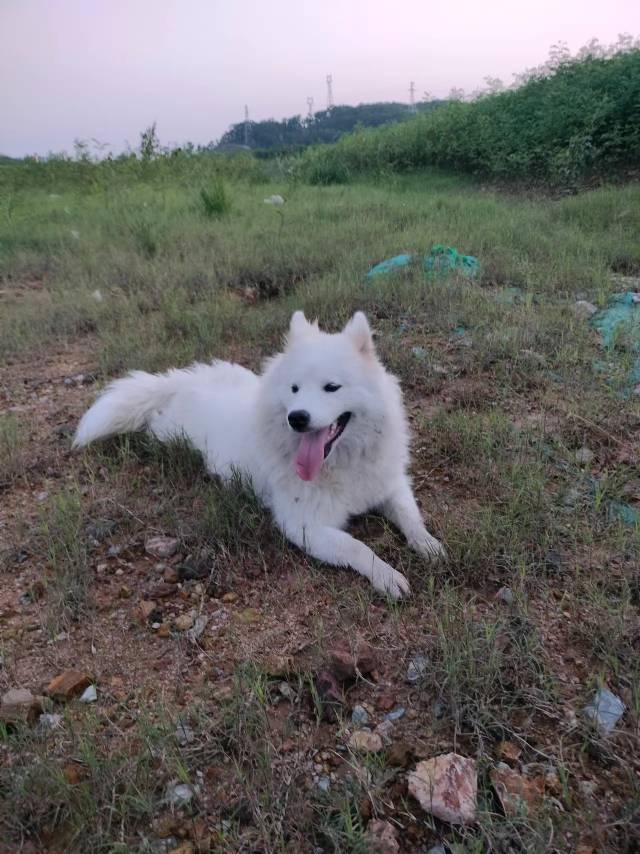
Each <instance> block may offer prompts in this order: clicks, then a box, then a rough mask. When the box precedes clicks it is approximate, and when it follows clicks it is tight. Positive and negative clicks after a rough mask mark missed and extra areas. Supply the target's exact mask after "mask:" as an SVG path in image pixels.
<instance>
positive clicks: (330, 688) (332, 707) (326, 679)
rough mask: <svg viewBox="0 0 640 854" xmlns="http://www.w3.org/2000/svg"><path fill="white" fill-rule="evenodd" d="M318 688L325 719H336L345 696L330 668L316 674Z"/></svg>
mask: <svg viewBox="0 0 640 854" xmlns="http://www.w3.org/2000/svg"><path fill="white" fill-rule="evenodd" d="M315 681H316V690H317V692H318V697H319V698H320V701H321V704H322V715H323V718H324V719H325V720H336V719H337V717H338V715H339V712H340V709H341V707H342V703H343V702H344V697H343V695H342V691H341V690H340V686H339V685H338V682H337V680H336V678H335V676H334V675H333V673H331V672H330V671H329V670H321V671H320V672H319V673H318V675H317V676H316V680H315Z"/></svg>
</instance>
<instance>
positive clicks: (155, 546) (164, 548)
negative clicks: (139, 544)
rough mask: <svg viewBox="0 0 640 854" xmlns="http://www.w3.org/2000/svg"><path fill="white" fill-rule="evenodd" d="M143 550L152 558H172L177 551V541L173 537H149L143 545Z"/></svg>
mask: <svg viewBox="0 0 640 854" xmlns="http://www.w3.org/2000/svg"><path fill="white" fill-rule="evenodd" d="M144 550H145V551H146V553H147V554H148V555H151V556H152V557H159V558H161V559H166V558H168V557H173V555H174V554H175V553H176V552H177V551H178V540H177V539H176V538H175V537H149V538H148V539H147V540H146V542H145V544H144Z"/></svg>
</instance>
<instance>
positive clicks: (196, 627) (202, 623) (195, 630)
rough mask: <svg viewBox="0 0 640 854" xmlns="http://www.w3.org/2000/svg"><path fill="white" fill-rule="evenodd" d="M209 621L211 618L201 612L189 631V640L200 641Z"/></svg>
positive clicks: (192, 641)
mask: <svg viewBox="0 0 640 854" xmlns="http://www.w3.org/2000/svg"><path fill="white" fill-rule="evenodd" d="M208 622H209V618H208V617H205V615H204V614H201V615H200V616H199V617H197V618H196V620H195V621H194V623H193V626H191V628H190V629H189V631H188V632H187V640H189V641H190V642H191V643H198V641H199V640H200V638H201V637H202V635H203V634H204V630H205V629H206V628H207V623H208Z"/></svg>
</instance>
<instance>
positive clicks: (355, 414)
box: [74, 311, 444, 598]
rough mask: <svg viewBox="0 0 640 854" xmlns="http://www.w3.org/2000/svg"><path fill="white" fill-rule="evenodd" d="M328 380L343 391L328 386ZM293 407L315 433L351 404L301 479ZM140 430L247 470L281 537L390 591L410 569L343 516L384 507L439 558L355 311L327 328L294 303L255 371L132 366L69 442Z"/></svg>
mask: <svg viewBox="0 0 640 854" xmlns="http://www.w3.org/2000/svg"><path fill="white" fill-rule="evenodd" d="M327 383H336V384H338V385H340V386H341V388H340V389H339V390H338V391H335V392H327V391H325V390H324V386H325V385H326V384H327ZM292 386H297V387H298V391H297V393H294V392H293V391H292ZM298 409H304V410H306V411H307V412H308V413H309V414H310V415H311V424H310V427H311V429H314V430H316V429H322V428H323V427H326V426H328V425H329V424H332V423H333V422H334V421H335V420H336V419H337V418H338V416H339V415H341V414H342V413H344V412H351V413H352V415H351V419H350V421H349V423H348V424H347V426H346V428H345V429H344V432H343V433H342V435H341V436H340V437H339V438H338V439H337V440H336V442H335V443H334V445H333V448H332V449H331V451H330V453H329V455H328V456H327V458H326V459H325V461H324V464H323V466H322V468H321V469H320V472H319V474H318V475H317V477H316V478H315V479H314V480H312V481H303V480H301V479H300V477H298V475H297V473H296V471H295V468H294V457H295V454H296V451H297V448H298V445H299V443H300V434H299V433H296V432H295V431H293V430H292V429H291V428H290V427H289V424H288V422H287V416H288V414H289V413H290V412H292V411H294V410H298ZM143 428H146V429H148V430H149V431H150V432H151V433H153V434H154V435H155V436H157V437H158V438H159V439H160V440H163V439H168V438H170V437H171V436H175V435H176V434H181V435H184V436H186V437H187V438H188V439H189V440H190V441H191V443H192V444H193V446H194V447H195V448H197V449H198V450H200V451H201V452H202V454H203V456H204V458H205V461H206V465H207V468H208V470H209V471H210V472H212V473H215V474H217V475H219V476H220V477H222V478H223V479H229V478H230V477H231V476H232V475H233V474H234V472H237V471H240V472H241V473H243V474H244V475H246V476H248V477H249V478H250V480H251V483H252V485H253V488H254V490H255V491H256V493H257V494H258V495H259V496H260V498H261V499H262V501H263V502H264V503H265V504H266V505H267V506H268V507H269V508H270V510H271V512H272V514H273V518H274V520H275V522H276V524H277V525H278V526H279V527H280V529H281V530H282V531H283V533H284V534H285V535H286V536H287V537H288V539H289V540H291V541H292V542H293V543H295V544H296V545H298V546H299V547H300V548H302V549H304V550H305V551H307V552H308V553H309V554H310V555H313V557H315V558H318V559H319V560H322V561H325V562H326V563H329V564H333V565H335V566H350V567H352V568H353V569H355V570H356V571H357V572H359V573H360V574H361V575H364V576H365V577H366V578H368V579H369V580H370V581H371V583H372V584H373V586H374V587H375V588H376V589H377V590H380V591H382V592H385V593H388V594H390V595H391V596H393V597H394V598H398V597H400V596H402V595H406V594H408V593H409V592H410V590H409V584H408V582H407V580H406V578H405V577H404V576H403V575H402V574H401V573H399V572H397V571H396V570H395V569H393V568H392V567H391V566H389V565H388V564H387V563H385V562H384V561H382V560H381V559H380V558H379V557H377V555H375V554H374V552H373V551H372V550H371V549H370V548H369V547H368V546H366V545H365V544H364V543H362V542H360V541H359V540H356V539H355V538H354V537H352V536H350V535H349V534H347V533H346V532H345V531H344V530H343V528H344V527H345V526H346V525H347V522H348V521H349V517H351V516H354V515H357V514H359V513H364V512H365V511H367V510H371V509H374V508H377V509H380V510H382V512H384V513H385V515H386V516H388V518H389V519H391V520H392V521H393V522H394V523H395V524H396V525H397V526H398V527H399V528H400V530H401V531H402V532H403V534H404V535H405V537H406V538H407V541H408V543H409V545H410V546H411V547H412V548H413V549H415V550H416V551H417V552H419V553H420V554H421V555H423V556H424V557H426V558H433V557H436V556H443V555H444V550H443V548H442V546H441V544H440V543H439V542H438V540H436V539H435V538H434V537H432V536H431V534H429V532H428V531H427V529H426V528H425V526H424V523H423V521H422V518H421V515H420V511H419V510H418V507H417V505H416V502H415V499H414V497H413V493H412V491H411V485H410V481H409V478H408V476H407V465H408V461H409V437H408V428H407V422H406V417H405V413H404V408H403V404H402V395H401V391H400V386H399V384H398V381H397V380H396V378H395V377H393V376H391V375H390V374H389V373H387V372H386V371H385V369H384V368H383V366H382V365H381V363H380V362H379V361H378V359H377V357H376V355H375V351H374V347H373V340H372V336H371V331H370V329H369V325H368V323H367V319H366V317H365V316H364V314H362V313H361V312H358V313H357V314H355V315H354V317H353V318H352V319H351V320H350V321H349V323H348V324H347V325H346V327H345V328H344V330H343V331H342V332H341V333H338V334H335V335H330V334H327V333H325V332H322V331H320V330H319V329H318V326H317V323H314V324H311V323H309V322H308V321H307V320H306V318H305V316H304V315H303V313H302V312H301V311H297V312H296V313H295V314H294V315H293V317H292V319H291V325H290V329H289V334H288V337H287V345H286V348H285V350H284V352H283V353H281V354H279V355H277V356H275V357H273V358H272V359H270V360H268V362H267V363H266V365H265V368H264V371H263V373H262V375H261V376H257V375H256V374H254V373H252V372H251V371H248V370H247V369H246V368H243V367H241V366H240V365H234V364H230V363H228V362H213V363H212V364H211V365H203V364H195V365H193V366H191V367H190V368H186V369H184V370H171V371H168V372H167V373H165V374H153V375H152V374H147V373H144V372H142V371H134V372H133V373H131V374H130V375H129V376H128V377H126V378H124V379H120V380H116V381H115V382H114V383H112V384H111V385H110V386H109V387H108V388H107V389H106V390H105V392H104V393H103V394H102V395H101V397H100V398H99V399H98V400H97V401H96V403H94V405H93V406H92V407H91V409H89V411H88V412H87V413H86V414H85V415H84V417H83V418H82V420H81V422H80V424H79V426H78V430H77V432H76V436H75V440H74V445H75V446H83V445H87V444H88V443H89V442H92V441H94V440H95V439H100V438H104V437H106V436H111V435H113V434H115V433H122V432H126V431H130V430H140V429H143Z"/></svg>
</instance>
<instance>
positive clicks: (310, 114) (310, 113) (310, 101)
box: [307, 96, 313, 120]
mask: <svg viewBox="0 0 640 854" xmlns="http://www.w3.org/2000/svg"><path fill="white" fill-rule="evenodd" d="M307 107H308V108H309V111H308V113H307V118H308V119H309V120H311V119H313V97H311V96H309V97H308V98H307Z"/></svg>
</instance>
